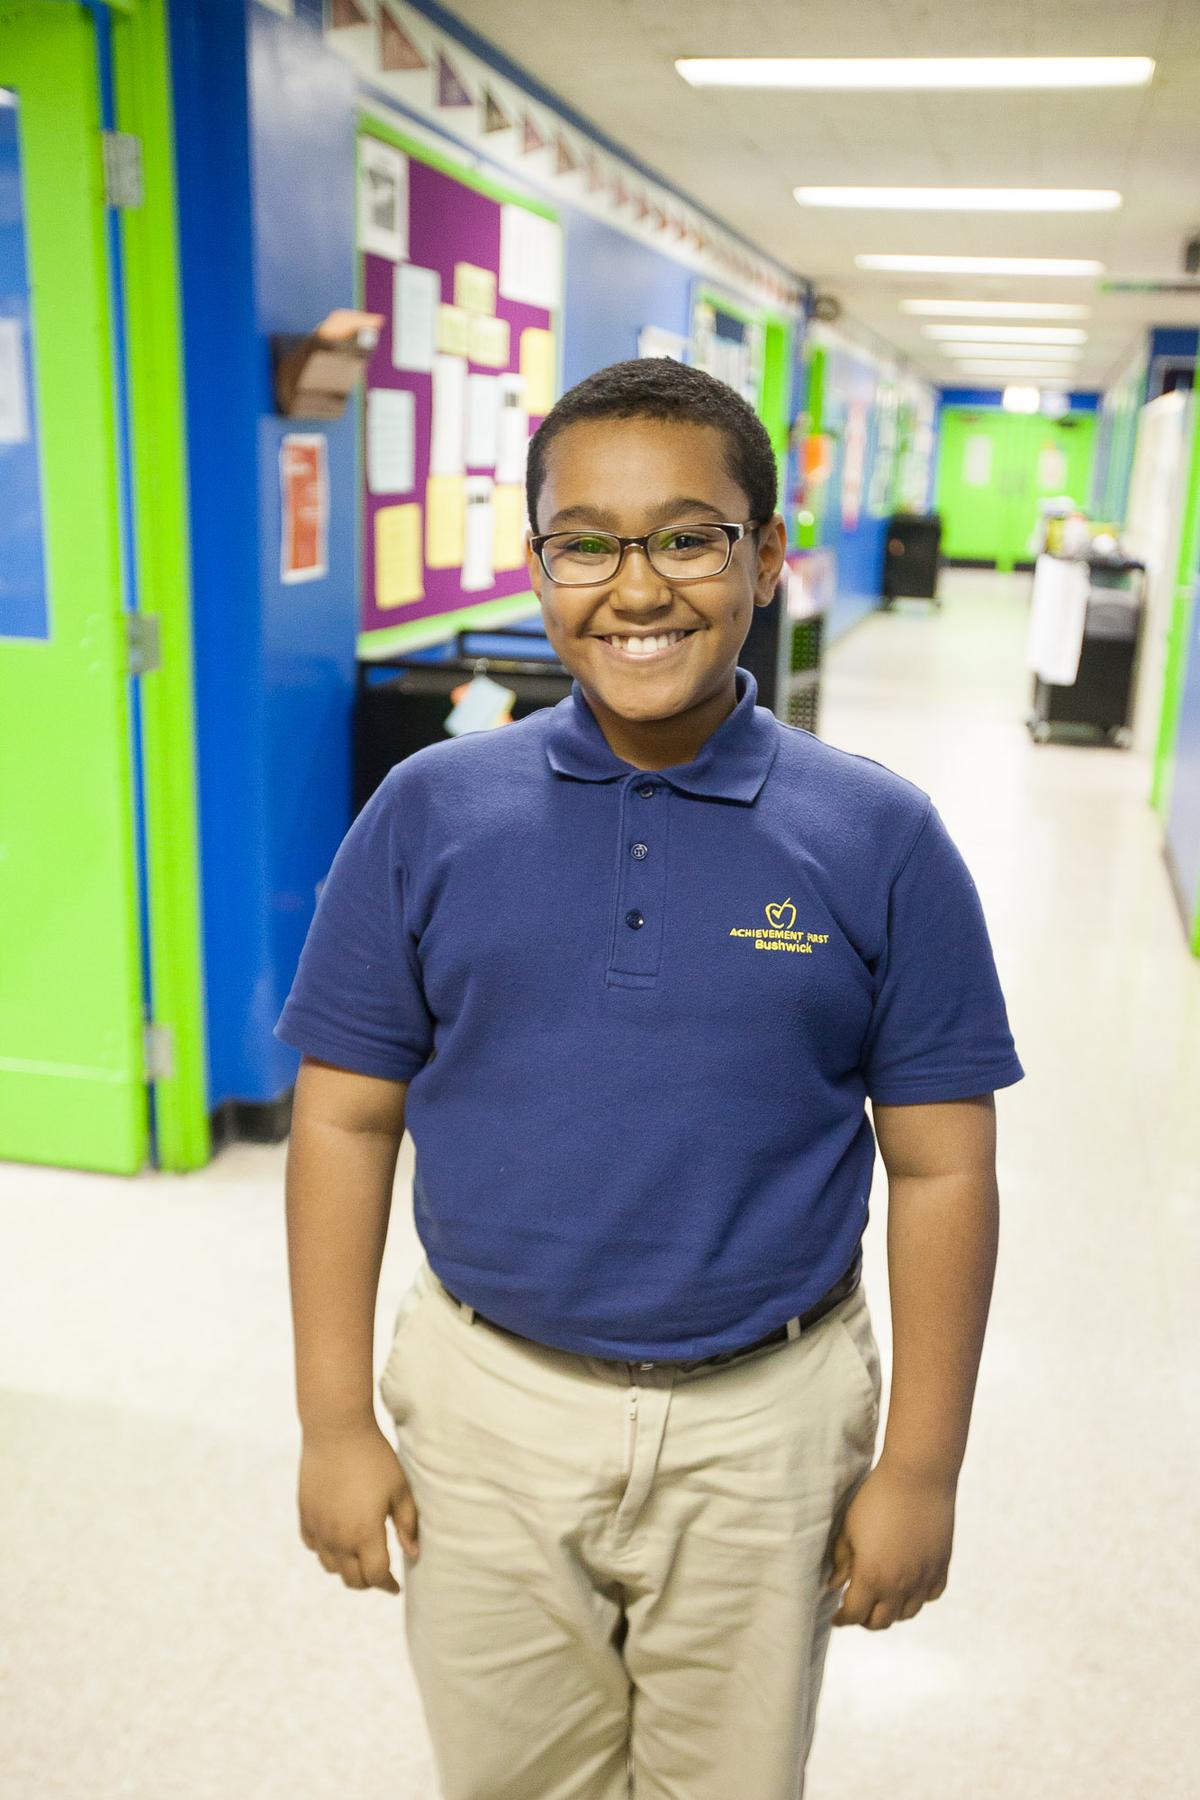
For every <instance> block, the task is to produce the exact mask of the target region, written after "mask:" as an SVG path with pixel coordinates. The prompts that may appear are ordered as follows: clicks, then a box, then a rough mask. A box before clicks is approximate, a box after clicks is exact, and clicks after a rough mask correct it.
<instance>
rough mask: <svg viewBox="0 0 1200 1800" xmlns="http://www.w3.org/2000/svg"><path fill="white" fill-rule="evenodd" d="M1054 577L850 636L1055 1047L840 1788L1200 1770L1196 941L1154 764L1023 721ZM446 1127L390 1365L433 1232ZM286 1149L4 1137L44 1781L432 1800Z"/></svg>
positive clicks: (14, 1558) (38, 1757) (22, 1768)
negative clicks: (925, 1545) (932, 1547)
mask: <svg viewBox="0 0 1200 1800" xmlns="http://www.w3.org/2000/svg"><path fill="white" fill-rule="evenodd" d="M1028 585H1029V578H1028V577H1026V576H1023V575H1013V576H997V575H991V574H986V575H985V574H980V573H977V572H962V571H948V572H947V573H946V574H945V576H944V577H943V593H944V596H945V605H944V608H943V610H942V612H941V613H940V614H938V613H935V612H933V611H932V609H929V608H927V607H926V606H925V605H924V604H923V603H921V602H916V601H914V602H901V603H900V604H899V605H898V606H897V608H896V610H895V611H893V612H892V613H878V614H876V615H875V616H873V617H871V618H870V619H868V620H867V621H866V622H864V623H863V624H862V625H860V626H859V627H858V628H857V629H856V630H854V631H853V632H851V633H850V634H849V636H848V637H847V638H846V639H844V640H843V641H842V642H841V643H840V644H836V645H834V646H833V648H832V650H831V651H830V653H829V654H828V657H827V662H826V672H825V679H824V687H823V716H822V733H823V735H824V736H826V737H827V738H828V739H830V740H831V741H832V742H835V743H837V744H839V745H841V746H842V747H844V748H846V749H852V750H855V751H858V752H860V753H863V754H866V755H869V756H873V757H875V758H877V759H878V760H880V761H881V762H884V763H885V764H887V765H888V766H889V767H891V768H893V769H896V770H897V771H899V772H901V773H903V774H904V775H906V776H908V777H909V778H911V779H912V780H914V781H915V782H917V783H918V784H919V785H921V786H922V787H925V788H926V789H927V790H928V791H929V792H931V793H932V795H933V797H934V800H935V802H936V804H937V806H938V808H939V810H940V811H941V813H942V816H943V818H944V819H945V821H946V823H947V825H948V827H949V829H950V832H951V834H952V835H953V837H954V838H955V840H956V841H957V842H958V844H959V845H960V847H961V849H962V851H963V853H964V855H965V857H966V859H967V861H968V864H969V865H970V867H971V869H972V872H973V873H974V876H975V878H976V882H977V884H978V887H979V889H980V892H981V895H982V898H983V902H984V907H985V911H986V914H987V918H988V923H989V926H990V929H991V933H992V938H993V942H994V945H995V952H996V958H997V963H998V966H999V970H1000V973H1001V978H1002V981H1003V983H1004V987H1005V992H1006V997H1007V1000H1008V1004H1009V1010H1010V1017H1011V1022H1012V1027H1013V1033H1014V1036H1015V1039H1016V1043H1017V1048H1018V1052H1019V1054H1020V1056H1021V1058H1022V1061H1023V1062H1024V1065H1025V1068H1026V1070H1027V1079H1026V1080H1025V1081H1024V1082H1022V1083H1020V1084H1019V1085H1018V1086H1017V1087H1016V1088H1014V1089H1011V1090H1008V1091H1005V1092H1002V1093H1001V1094H1000V1095H999V1096H998V1099H997V1107H998V1116H999V1173H1000V1187H1001V1196H1002V1208H1003V1225H1002V1244H1001V1257H1000V1264H999V1272H998V1278H997V1286H996V1294H995V1301H994V1306H993V1312H992V1324H991V1328H990V1333H989V1337H988V1341H987V1347H986V1350H985V1355H984V1361H983V1368H982V1374H981V1382H980V1389H979V1396H978V1401H977V1406H976V1412H975V1421H974V1426H973V1431H972V1439H971V1444H970V1449H969V1452H968V1457H967V1462H966V1467H965V1472H964V1476H963V1480H962V1484H961V1488H960V1503H959V1516H958V1528H957V1539H956V1545H955V1558H954V1563H953V1565H952V1570H951V1578H950V1585H949V1588H948V1590H947V1593H946V1596H945V1598H944V1599H943V1600H942V1601H941V1602H939V1603H938V1604H936V1605H934V1606H932V1607H930V1608H927V1609H926V1611H925V1612H923V1613H922V1614H921V1615H920V1617H919V1618H918V1619H917V1620H915V1621H914V1622H911V1623H909V1624H905V1625H901V1626H897V1627H894V1628H893V1629H892V1630H891V1631H889V1632H886V1633H877V1634H868V1633H866V1632H863V1631H860V1630H851V1631H845V1632H839V1633H838V1634H836V1635H835V1638H834V1643H833V1647H832V1651H831V1654H830V1660H829V1664H828V1666H827V1673H826V1683H825V1691H824V1696H823V1700H822V1705H821V1709H820V1713H819V1719H818V1728H817V1737H816V1746H815V1749H814V1752H813V1756H812V1759H811V1762H810V1778H809V1787H808V1796H809V1800H834V1797H835V1796H836V1795H839V1794H842V1793H845V1792H853V1793H854V1794H855V1795H856V1796H857V1800H929V1797H930V1796H931V1795H937V1796H939V1800H959V1797H962V1800H968V1797H969V1800H985V1797H990V1796H995V1797H996V1800H1043V1797H1044V1800H1129V1797H1130V1796H1132V1795H1136V1796H1138V1800H1150V1797H1151V1796H1161V1797H1162V1800H1184V1797H1185V1796H1186V1795H1189V1794H1195V1793H1196V1792H1197V1788H1196V1785H1195V1783H1196V1774H1195V1768H1194V1764H1193V1762H1192V1760H1191V1759H1190V1757H1189V1755H1188V1752H1187V1748H1186V1745H1187V1741H1188V1735H1189V1728H1188V1724H1187V1720H1188V1718H1189V1717H1190V1715H1191V1710H1192V1708H1191V1704H1190V1703H1191V1702H1192V1701H1194V1679H1193V1671H1192V1670H1191V1668H1190V1666H1189V1659H1188V1658H1186V1657H1185V1656H1183V1655H1181V1653H1180V1646H1181V1645H1186V1644H1187V1643H1188V1642H1190V1640H1191V1636H1192V1629H1193V1620H1194V1617H1195V1614H1196V1612H1197V1610H1198V1608H1200V1571H1198V1568H1197V1563H1196V1559H1195V1557H1194V1555H1193V1554H1191V1548H1190V1547H1191V1546H1192V1545H1194V1544H1195V1542H1196V1539H1197V1535H1198V1533H1200V1518H1198V1516H1197V1502H1196V1484H1195V1478H1194V1477H1195V1469H1196V1467H1197V1464H1198V1459H1200V1401H1198V1399H1197V1395H1196V1385H1195V1379H1194V1373H1195V1369H1196V1368H1197V1366H1200V1354H1198V1353H1200V1330H1198V1326H1197V1315H1196V1311H1195V1307H1194V1303H1193V1295H1194V1292H1195V1285H1196V1275H1197V1252H1198V1250H1200V1170H1198V1169H1197V1166H1196V1163H1195V1159H1194V1156H1193V1155H1192V1153H1191V1150H1190V1147H1189V1141H1188V1140H1189V1132H1190V1131H1191V1129H1192V1128H1193V1127H1194V1113H1195V1095H1196V1093H1197V1091H1198V1087H1200V1068H1198V1067H1197V1046H1198V1045H1200V966H1198V965H1197V964H1196V963H1195V962H1194V961H1193V960H1192V959H1191V958H1190V957H1189V955H1188V953H1187V950H1186V947H1185V944H1184V940H1183V935H1182V933H1181V932H1180V929H1179V921H1178V918H1177V916H1176V913H1175V903H1174V901H1173V899H1172V896H1171V893H1170V890H1169V885H1168V879H1167V875H1166V872H1165V869H1164V866H1163V862H1162V859H1161V855H1160V850H1159V833H1158V827H1157V823H1156V821H1155V818H1154V816H1153V814H1152V813H1151V811H1150V809H1149V807H1148V806H1147V803H1146V793H1147V791H1148V783H1149V772H1148V768H1147V765H1146V764H1145V762H1144V761H1143V760H1142V759H1141V758H1140V757H1139V756H1137V755H1135V754H1134V753H1132V752H1122V751H1117V750H1091V749H1086V748H1060V747H1057V746H1047V747H1042V748H1039V747H1035V746H1034V745H1033V744H1032V742H1031V740H1030V737H1029V734H1028V732H1027V730H1026V729H1025V726H1024V724H1023V722H1022V720H1023V714H1024V710H1025V705H1026V697H1027V678H1026V675H1025V671H1024V648H1025V630H1026V618H1027V595H1028ZM408 1150H409V1146H408V1144H407V1142H406V1146H405V1154H404V1157H403V1159H402V1164H401V1171H400V1181H399V1187H398V1192H397V1204H396V1208H395V1211H394V1214H393V1222H392V1228H391V1234H390V1238H389V1243H388V1249H387V1255H386V1259H385V1266H384V1276H383V1281H382V1284H381V1294H380V1304H379V1309H378V1318H377V1332H378V1348H379V1358H378V1362H377V1366H378V1365H379V1364H381V1362H382V1358H383V1352H384V1347H385V1345H386V1342H387V1341H388V1338H389V1336H390V1330H391V1323H392V1319H393V1316H394V1312H395V1308H396V1304H397V1301H398V1298H399V1295H400V1294H401V1292H402V1290H403V1288H404V1287H405V1286H406V1285H407V1282H408V1279H409V1276H410V1273H411V1271H412V1269H413V1267H414V1266H415V1262H416V1260H417V1255H418V1248H417V1243H416V1239H415V1236H414V1233H413V1228H412V1221H411V1206H410V1195H409V1185H408V1183H409V1176H410V1172H411V1162H410V1159H409V1155H408ZM282 1176H283V1149H282V1147H281V1146H280V1147H271V1148H263V1147H255V1146H250V1145H238V1146H235V1147H233V1148H230V1149H227V1150H226V1151H224V1152H223V1153H222V1154H221V1155H220V1156H218V1157H217V1158H216V1160H215V1161H214V1162H213V1163H212V1164H211V1165H210V1166H209V1167H208V1168H206V1169H204V1170H202V1171H201V1172H199V1173H196V1174H192V1175H188V1176H185V1177H179V1176H172V1175H163V1174H155V1173H150V1172H147V1173H145V1174H143V1175H141V1176H139V1177H137V1178H135V1179H132V1180H124V1179H116V1178H108V1177H104V1176H96V1175H86V1174H75V1173H71V1172H69V1171H64V1170H56V1169H50V1168H36V1167H20V1166H16V1165H4V1166H2V1167H0V1208H2V1213H3V1225H4V1235H5V1239H6V1241H7V1242H8V1243H10V1244H12V1245H13V1246H14V1253H13V1254H12V1255H11V1256H10V1257H9V1259H8V1262H7V1264H6V1266H5V1267H4V1269H3V1272H2V1273H0V1313H2V1315H3V1318H4V1321H5V1323H4V1328H3V1339H2V1359H3V1360H2V1373H3V1389H4V1394H3V1402H2V1405H3V1420H2V1426H0V1432H2V1436H3V1439H4V1442H5V1445H6V1448H7V1452H8V1458H9V1460H10V1467H11V1468H12V1469H13V1470H14V1471H15V1474H14V1475H12V1476H10V1479H9V1480H8V1481H7V1482H6V1483H5V1484H4V1485H3V1487H2V1488H0V1531H2V1534H3V1541H4V1544H5V1549H6V1553H7V1559H8V1562H9V1568H10V1578H9V1583H8V1594H9V1599H8V1602H7V1604H8V1606H9V1607H10V1608H11V1610H10V1613H9V1616H8V1617H7V1618H6V1619H5V1621H4V1629H3V1639H4V1642H5V1643H6V1644H7V1645H8V1647H9V1651H10V1655H11V1652H12V1651H13V1650H14V1649H17V1648H19V1651H20V1657H19V1661H15V1660H14V1664H13V1666H12V1667H11V1668H10V1670H9V1671H8V1675H7V1680H6V1689H7V1693H8V1709H9V1718H10V1727H9V1734H10V1739H11V1740H12V1748H11V1749H10V1751H9V1752H8V1754H7V1756H6V1759H5V1761H6V1767H5V1771H4V1776H3V1781H2V1783H0V1787H2V1790H3V1792H4V1793H5V1794H6V1795H12V1796H14V1800H15V1797H16V1796H22V1797H25V1796H34V1795H36V1796H37V1800H59V1797H62V1800H81V1797H82V1796H83V1795H86V1796H87V1800H118V1797H120V1800H285V1797H286V1800H344V1797H345V1796H349V1795H353V1796H354V1800H432V1796H433V1794H434V1792H435V1790H434V1787H433V1783H432V1776H431V1765H430V1761H429V1756H428V1748H427V1742H426V1738H425V1733H424V1727H423V1724H422V1721H421V1718H420V1714H419V1709H418V1703H417V1698H416V1694H415V1690H414V1687H413V1684H412V1679H411V1676H410V1673H409V1670H408V1667H407V1661H406V1655H405V1650H404V1645H403V1634H402V1619H401V1606H402V1602H401V1601H399V1600H397V1599H395V1598H393V1597H390V1596H386V1595H383V1594H378V1593H368V1594H359V1593H352V1592H350V1591H348V1590H347V1589H346V1588H344V1587H343V1586H342V1584H341V1582H340V1580H338V1579H336V1578H333V1577H330V1576H328V1575H327V1574H325V1573H324V1571H323V1570H322V1569H321V1568H320V1566H319V1565H318V1563H317V1561H316V1559H315V1558H314V1557H312V1556H311V1555H310V1554H309V1553H308V1552H307V1551H306V1550H305V1549H304V1548H303V1547H302V1545H301V1543H300V1541H299V1537H298V1534H297V1531H296V1525H295V1498H294V1496H295V1482H296V1466H297V1450H298V1430H297V1427H296V1424H295V1419H294V1405H293V1393H292V1370H291V1337H290V1320H289V1311H288V1295H287V1277H286V1253H285V1245H284V1235H283V1204H282ZM881 1182H882V1167H881V1165H877V1170H876V1189H875V1207H874V1215H873V1219H872V1224H871V1227H870V1230H869V1233H868V1238H867V1260H866V1269H867V1276H866V1278H867V1284H868V1294H869V1297H870V1300H871V1304H872V1309H873V1313H874V1318H875V1325H876V1332H877V1335H878V1337H879V1340H880V1344H881V1347H882V1348H883V1351H884V1358H885V1365H886V1362H887V1352H888V1330H887V1292H886V1264H885V1245H884V1205H883V1192H882V1187H881V1185H880V1184H881ZM885 1391H886V1390H885ZM1168 1533H1169V1535H1168ZM399 1560H400V1559H399V1553H398V1551H397V1549H396V1547H395V1545H394V1543H393V1563H394V1565H397V1566H398V1564H399ZM530 1800H536V1797H535V1796H530Z"/></svg>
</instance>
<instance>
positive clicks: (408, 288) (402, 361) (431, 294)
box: [392, 263, 442, 374]
mask: <svg viewBox="0 0 1200 1800" xmlns="http://www.w3.org/2000/svg"><path fill="white" fill-rule="evenodd" d="M441 299H442V280H441V276H440V275H439V274H438V272H437V270H436V269H422V268H421V267H420V265H419V264H417V263H398V264H397V266H396V274H395V280H394V283H393V293H392V361H393V363H394V364H395V365H396V367H397V368H398V369H414V370H417V371H418V372H420V373H421V374H428V373H429V371H430V369H432V367H433V355H434V351H435V350H436V349H437V314H438V307H439V306H440V305H441Z"/></svg>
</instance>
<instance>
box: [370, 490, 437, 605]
mask: <svg viewBox="0 0 1200 1800" xmlns="http://www.w3.org/2000/svg"><path fill="white" fill-rule="evenodd" d="M424 597H425V586H424V582H423V580H422V577H421V508H420V507H419V506H417V505H415V504H410V505H408V506H381V507H380V509H379V511H378V512H377V513H376V514H375V604H376V606H378V607H379V608H380V609H381V610H382V609H386V608H387V607H389V606H407V605H408V603H409V601H410V600H423V599H424Z"/></svg>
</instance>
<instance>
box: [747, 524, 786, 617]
mask: <svg viewBox="0 0 1200 1800" xmlns="http://www.w3.org/2000/svg"><path fill="white" fill-rule="evenodd" d="M786 555H787V526H786V525H785V524H784V522H783V515H782V514H781V513H775V514H774V515H773V516H772V517H771V518H770V519H768V520H767V523H766V524H765V525H760V526H759V528H758V580H757V581H756V583H755V586H754V604H755V606H769V605H770V604H771V601H772V600H773V599H774V597H775V589H776V588H777V587H778V586H779V575H780V571H781V570H782V568H783V564H784V558H785V557H786Z"/></svg>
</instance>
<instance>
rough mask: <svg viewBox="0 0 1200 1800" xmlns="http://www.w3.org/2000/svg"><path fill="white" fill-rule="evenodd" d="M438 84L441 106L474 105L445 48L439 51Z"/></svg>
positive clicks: (439, 103)
mask: <svg viewBox="0 0 1200 1800" xmlns="http://www.w3.org/2000/svg"><path fill="white" fill-rule="evenodd" d="M437 84H438V105H439V106H474V104H475V102H474V101H473V100H472V98H471V96H470V94H469V93H468V92H467V89H466V87H465V85H464V83H463V81H462V79H461V77H460V76H459V73H458V70H457V69H456V68H455V67H454V64H453V63H452V62H451V61H450V60H449V58H448V57H447V55H446V53H445V51H444V50H439V51H438V59H437Z"/></svg>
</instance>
